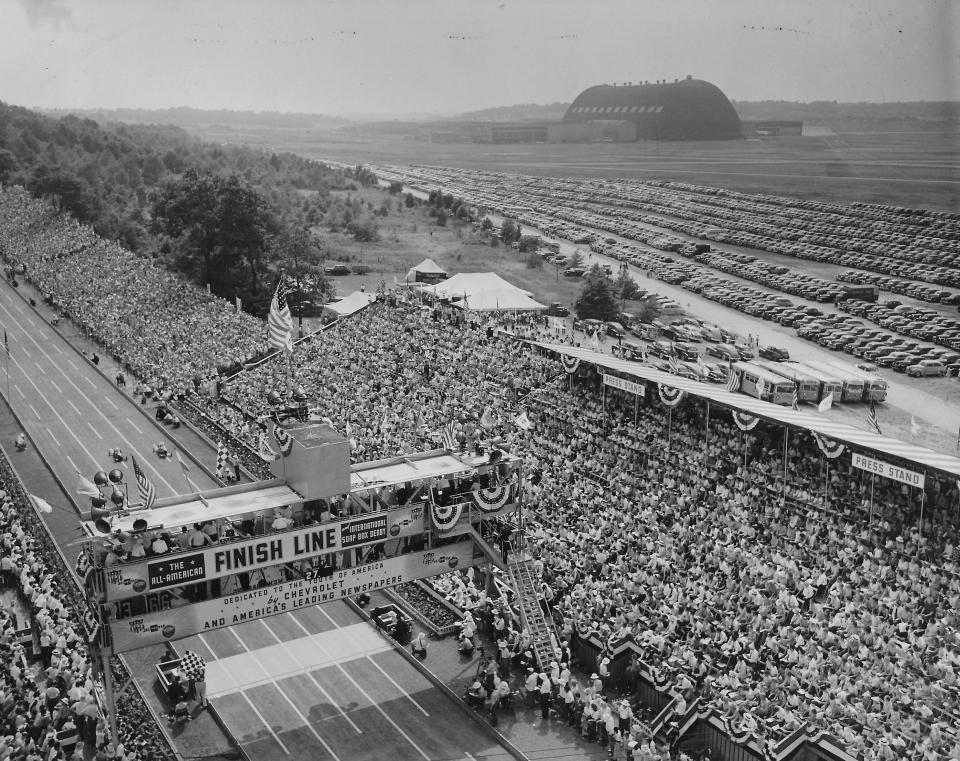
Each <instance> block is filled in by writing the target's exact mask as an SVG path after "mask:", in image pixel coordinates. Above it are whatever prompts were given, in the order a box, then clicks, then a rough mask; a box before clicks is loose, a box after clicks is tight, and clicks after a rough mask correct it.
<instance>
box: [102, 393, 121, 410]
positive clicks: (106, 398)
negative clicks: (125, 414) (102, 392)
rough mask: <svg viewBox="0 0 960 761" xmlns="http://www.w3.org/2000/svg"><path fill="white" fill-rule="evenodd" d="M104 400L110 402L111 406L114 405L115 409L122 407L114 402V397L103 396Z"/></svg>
mask: <svg viewBox="0 0 960 761" xmlns="http://www.w3.org/2000/svg"><path fill="white" fill-rule="evenodd" d="M103 401H105V402H106V403H107V404H109V405H110V406H111V407H113V408H114V409H115V410H119V409H120V408H119V407H118V406H117V405H115V404H114V403H113V399H111V398H110V397H109V396H105V397H103Z"/></svg>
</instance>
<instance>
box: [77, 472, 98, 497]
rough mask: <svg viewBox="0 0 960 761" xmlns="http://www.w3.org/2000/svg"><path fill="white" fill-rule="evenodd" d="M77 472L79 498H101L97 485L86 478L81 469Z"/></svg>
mask: <svg viewBox="0 0 960 761" xmlns="http://www.w3.org/2000/svg"><path fill="white" fill-rule="evenodd" d="M74 470H76V471H77V496H78V497H99V496H100V490H99V489H98V488H97V485H96V484H95V483H94V482H93V481H91V480H90V479H89V478H85V477H84V475H83V474H82V473H81V472H80V470H79V469H77V468H74Z"/></svg>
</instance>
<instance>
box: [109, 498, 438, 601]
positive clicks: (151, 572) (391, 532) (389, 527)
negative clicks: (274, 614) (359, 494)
mask: <svg viewBox="0 0 960 761" xmlns="http://www.w3.org/2000/svg"><path fill="white" fill-rule="evenodd" d="M423 522H424V508H423V505H411V506H408V507H400V508H397V509H396V510H388V511H385V512H377V513H367V514H365V515H361V516H356V517H353V518H349V519H347V520H342V521H337V522H336V523H320V524H317V525H316V526H308V527H305V528H300V529H296V530H295V531H284V532H282V533H276V534H264V535H263V536H257V537H254V538H252V539H244V540H242V541H239V542H236V541H232V542H228V543H226V544H214V545H211V546H209V547H204V548H203V549H202V550H200V551H198V552H189V551H184V552H175V553H173V554H171V555H164V556H160V557H156V558H152V559H149V560H146V561H141V562H138V563H124V564H123V565H117V566H111V567H110V568H107V569H106V570H105V572H104V575H105V576H106V580H107V583H106V599H107V600H110V601H113V600H122V599H125V598H127V597H136V596H138V595H144V594H148V593H150V592H155V591H157V590H160V589H167V588H170V587H179V586H182V585H184V584H196V583H198V582H201V581H211V580H212V579H221V578H223V577H225V576H232V575H233V574H237V573H250V572H251V571H256V570H258V569H261V568H267V567H269V566H272V565H279V564H281V563H291V562H293V561H296V560H308V559H310V558H313V557H317V556H318V555H326V554H328V553H330V552H339V551H341V550H348V549H352V548H354V547H363V546H365V545H370V544H376V543H377V542H385V541H387V540H388V539H397V538H399V537H404V536H417V535H419V534H422V533H423V530H424V525H423Z"/></svg>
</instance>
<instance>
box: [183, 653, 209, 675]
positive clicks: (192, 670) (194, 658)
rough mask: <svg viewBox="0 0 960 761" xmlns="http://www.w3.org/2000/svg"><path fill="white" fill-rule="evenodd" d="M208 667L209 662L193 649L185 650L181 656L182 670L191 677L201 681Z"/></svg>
mask: <svg viewBox="0 0 960 761" xmlns="http://www.w3.org/2000/svg"><path fill="white" fill-rule="evenodd" d="M206 668H207V662H206V661H205V660H203V658H201V657H200V656H199V655H197V654H196V653H195V652H193V651H192V650H184V651H183V655H182V656H181V657H180V670H181V671H182V672H183V673H184V674H186V675H187V676H188V677H190V678H191V679H194V680H196V681H200V680H202V679H203V677H204V675H205V673H206Z"/></svg>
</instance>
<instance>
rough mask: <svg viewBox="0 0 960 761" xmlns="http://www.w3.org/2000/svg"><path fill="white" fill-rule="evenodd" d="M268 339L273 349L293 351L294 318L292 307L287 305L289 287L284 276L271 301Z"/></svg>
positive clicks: (268, 318) (268, 317)
mask: <svg viewBox="0 0 960 761" xmlns="http://www.w3.org/2000/svg"><path fill="white" fill-rule="evenodd" d="M267 341H268V343H269V344H270V348H271V349H282V350H284V351H287V352H290V353H293V320H292V319H291V317H290V307H288V306H287V287H286V286H285V285H284V283H283V276H281V277H280V282H279V283H277V291H276V293H274V294H273V301H271V302H270V314H269V315H268V316H267Z"/></svg>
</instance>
